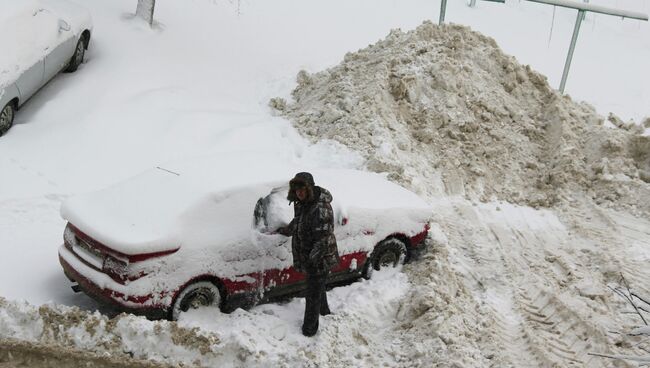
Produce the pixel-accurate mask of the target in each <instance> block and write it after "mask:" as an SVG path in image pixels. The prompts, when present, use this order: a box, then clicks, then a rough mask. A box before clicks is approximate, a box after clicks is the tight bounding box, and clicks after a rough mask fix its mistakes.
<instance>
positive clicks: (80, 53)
mask: <svg viewBox="0 0 650 368" xmlns="http://www.w3.org/2000/svg"><path fill="white" fill-rule="evenodd" d="M84 55H86V36H81V37H79V41H78V42H77V47H76V48H75V49H74V55H72V58H71V59H70V63H69V64H68V67H67V68H66V70H65V71H66V72H68V73H72V72H74V71H76V70H77V68H79V65H81V63H83V61H84Z"/></svg>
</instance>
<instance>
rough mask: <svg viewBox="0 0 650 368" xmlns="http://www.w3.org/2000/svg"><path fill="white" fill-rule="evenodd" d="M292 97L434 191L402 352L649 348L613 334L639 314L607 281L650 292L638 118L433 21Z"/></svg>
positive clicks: (566, 357)
mask: <svg viewBox="0 0 650 368" xmlns="http://www.w3.org/2000/svg"><path fill="white" fill-rule="evenodd" d="M293 98H294V101H292V102H287V101H285V100H283V99H279V98H276V99H273V100H271V106H272V107H273V108H275V109H276V110H278V111H279V112H280V113H282V114H283V115H284V116H286V117H288V118H289V119H291V120H292V122H293V123H294V126H296V128H297V129H298V130H300V131H301V132H302V133H303V134H305V135H306V136H307V137H309V138H311V139H312V140H314V141H318V140H320V139H324V138H327V139H333V140H337V141H339V142H341V143H343V144H345V145H347V146H349V147H351V148H353V149H357V150H358V151H359V152H361V153H362V154H364V155H365V157H366V159H367V166H368V168H370V169H371V170H373V171H378V172H388V173H389V177H390V178H391V179H393V180H395V181H398V182H400V183H402V184H403V185H405V186H406V187H409V188H411V189H413V190H416V191H418V192H419V193H421V194H423V195H426V196H427V197H429V198H430V199H431V200H432V201H433V202H434V203H433V207H434V213H435V217H434V219H433V222H434V227H433V230H432V234H433V235H434V236H433V238H434V241H435V247H434V253H432V254H430V255H428V256H426V257H425V259H424V260H422V261H420V262H415V263H413V264H411V265H408V266H407V267H406V271H407V273H408V275H409V277H410V279H411V281H412V282H413V285H414V286H413V287H412V288H411V289H410V290H409V292H408V294H407V295H406V296H405V298H404V299H403V300H402V302H401V306H400V308H399V310H398V314H397V318H398V319H399V320H400V323H401V325H400V327H401V329H402V330H401V332H400V333H399V334H398V335H399V336H400V337H399V344H400V346H401V349H400V351H401V355H400V356H401V357H402V358H403V359H404V363H403V364H402V365H404V366H406V365H414V366H436V365H438V364H443V365H445V366H462V367H487V366H515V367H520V366H570V365H574V364H578V365H580V364H582V365H585V366H589V367H606V366H610V363H611V361H608V360H604V359H603V358H601V357H597V356H595V355H590V353H602V354H605V355H619V356H643V355H647V353H646V352H644V351H643V346H642V345H638V344H631V343H627V342H626V340H625V337H624V333H612V332H611V331H630V330H632V329H633V328H634V327H637V326H638V323H639V320H638V319H636V318H635V317H634V316H630V315H626V314H625V313H624V312H625V311H626V310H627V309H628V307H627V306H626V305H625V302H624V301H622V300H620V299H619V298H618V296H617V295H616V294H614V293H612V292H610V290H609V288H608V285H610V284H611V283H616V282H620V281H619V279H620V275H621V274H625V277H626V278H627V279H628V280H629V281H630V284H632V285H634V286H635V288H637V289H638V290H639V292H640V294H642V295H648V294H649V293H650V289H648V287H647V279H648V277H650V274H649V273H648V271H647V269H648V267H647V264H648V262H650V259H648V258H647V256H645V254H646V252H645V251H643V249H646V248H647V247H648V246H650V232H649V230H648V229H650V223H648V221H647V220H645V219H646V218H648V216H649V215H650V185H649V184H648V176H647V173H648V170H649V169H650V161H649V155H650V146H649V144H650V140H649V139H648V136H645V135H643V129H642V128H641V127H640V126H637V125H634V124H626V123H623V122H622V121H621V120H620V119H619V118H617V117H616V116H615V115H610V116H609V117H608V118H607V119H604V118H603V117H601V116H599V115H597V114H596V113H595V111H594V110H593V108H591V107H590V106H588V105H586V104H580V103H575V102H573V101H572V100H571V99H570V98H568V97H563V96H561V95H560V94H559V93H557V92H556V91H554V90H553V89H551V88H550V87H549V86H548V84H547V82H546V79H545V77H543V76H541V75H540V74H538V73H536V72H534V71H533V70H531V69H530V68H529V67H526V66H521V65H519V64H518V63H517V62H516V60H515V59H514V58H512V57H509V56H506V55H504V54H503V53H502V52H501V51H500V50H499V48H498V47H497V45H496V44H495V42H494V41H493V40H491V39H489V38H487V37H484V36H482V35H480V34H477V33H475V32H472V31H471V30H469V29H468V28H466V27H462V26H453V25H452V26H443V27H438V26H435V25H433V24H431V23H424V24H423V25H421V26H420V27H418V28H417V29H416V30H414V31H411V32H406V33H404V32H401V31H393V32H391V33H390V34H389V35H388V37H387V38H386V39H385V40H381V41H379V42H378V43H376V44H374V45H371V46H369V47H368V48H366V49H363V50H360V51H358V52H355V53H350V54H347V55H346V56H345V59H344V60H343V62H341V64H339V65H338V66H335V67H333V68H331V69H329V70H326V71H323V72H319V73H315V74H308V73H306V72H304V71H303V72H300V73H299V74H298V86H297V87H296V89H295V90H294V91H293ZM479 201H480V202H483V203H479ZM522 205H523V206H522ZM540 208H547V209H543V210H540ZM407 359H408V360H407ZM407 361H408V363H407ZM400 362H401V361H400ZM443 362H444V363H443Z"/></svg>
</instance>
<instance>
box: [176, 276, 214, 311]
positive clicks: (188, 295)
mask: <svg viewBox="0 0 650 368" xmlns="http://www.w3.org/2000/svg"><path fill="white" fill-rule="evenodd" d="M209 306H215V307H220V306H221V291H220V290H219V287H218V286H217V285H215V284H214V283H212V282H210V281H198V282H195V283H193V284H190V285H188V286H187V287H185V289H183V291H181V293H180V294H178V297H177V298H176V300H175V301H174V305H173V306H172V310H171V319H172V320H174V321H176V320H178V317H179V316H180V314H181V313H183V312H187V311H188V310H190V309H198V308H201V307H209Z"/></svg>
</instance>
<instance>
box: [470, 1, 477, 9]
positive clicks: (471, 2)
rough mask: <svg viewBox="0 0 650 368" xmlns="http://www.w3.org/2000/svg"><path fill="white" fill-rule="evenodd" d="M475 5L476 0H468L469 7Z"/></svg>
mask: <svg viewBox="0 0 650 368" xmlns="http://www.w3.org/2000/svg"><path fill="white" fill-rule="evenodd" d="M475 6H476V0H470V1H469V7H470V8H473V7H475Z"/></svg>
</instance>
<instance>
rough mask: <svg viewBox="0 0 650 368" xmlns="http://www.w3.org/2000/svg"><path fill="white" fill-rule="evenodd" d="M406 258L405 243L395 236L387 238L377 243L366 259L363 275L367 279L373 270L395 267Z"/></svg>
mask: <svg viewBox="0 0 650 368" xmlns="http://www.w3.org/2000/svg"><path fill="white" fill-rule="evenodd" d="M404 259H406V244H405V243H404V242H403V241H402V240H400V239H397V238H389V239H385V240H383V241H382V242H381V243H379V244H377V246H376V247H375V250H374V251H373V252H372V255H371V256H370V258H369V259H368V261H366V265H365V267H364V272H363V277H364V278H366V279H369V278H370V276H371V275H372V272H373V271H379V270H380V269H382V268H387V267H397V265H399V264H401V263H404Z"/></svg>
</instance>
